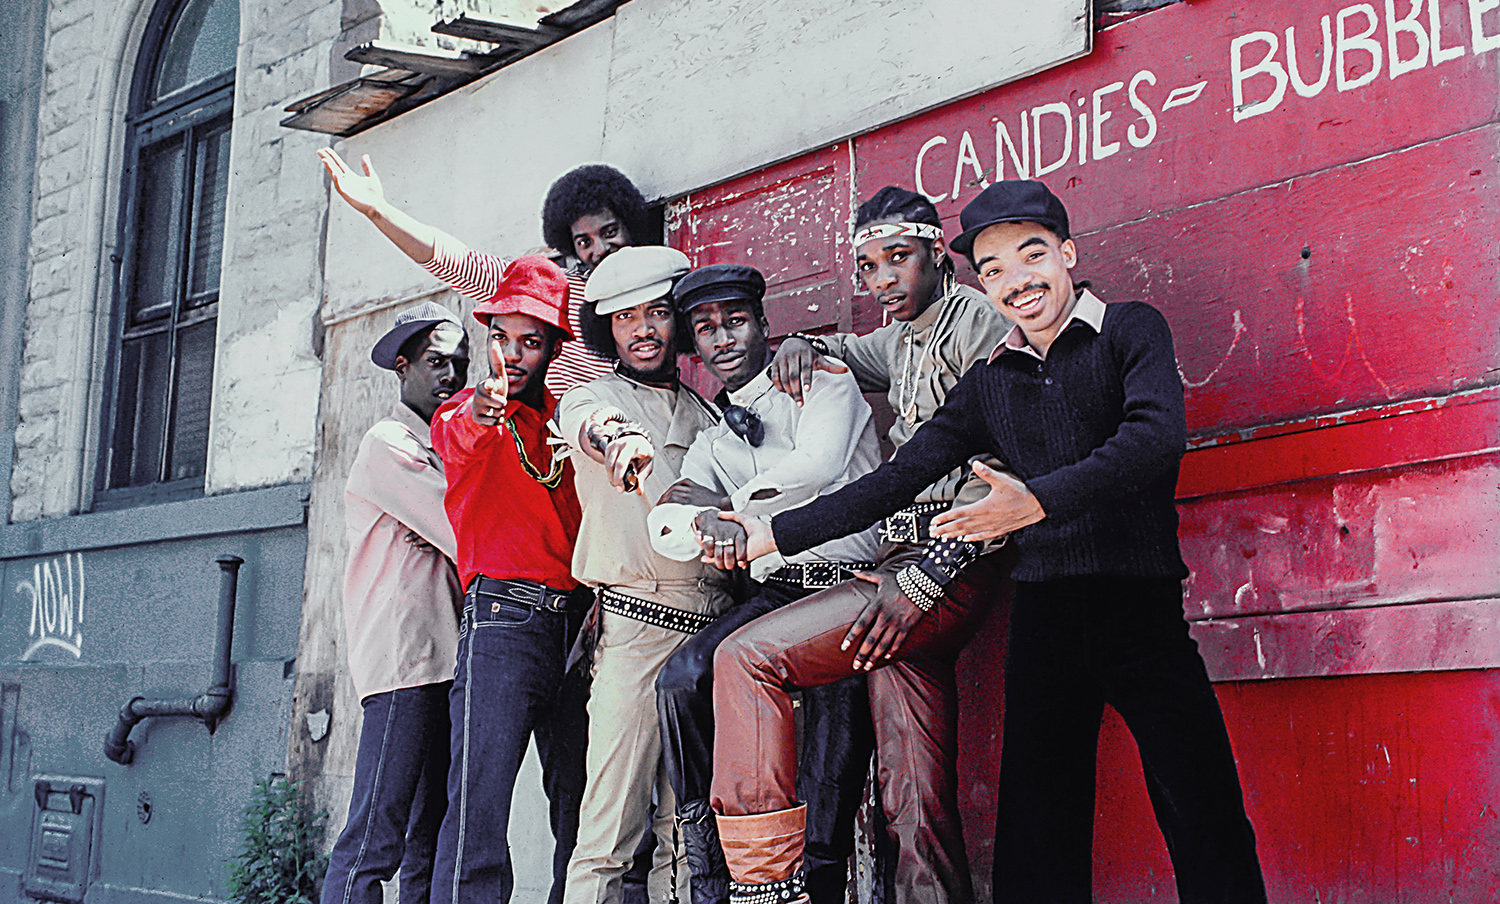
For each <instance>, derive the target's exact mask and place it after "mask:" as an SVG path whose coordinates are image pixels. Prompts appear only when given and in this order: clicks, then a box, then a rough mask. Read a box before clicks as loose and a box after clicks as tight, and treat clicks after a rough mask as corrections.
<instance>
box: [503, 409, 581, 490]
mask: <svg viewBox="0 0 1500 904" xmlns="http://www.w3.org/2000/svg"><path fill="white" fill-rule="evenodd" d="M505 429H507V430H509V431H510V438H511V439H512V440H514V441H515V443H516V454H517V455H519V456H521V467H522V468H523V469H525V471H526V473H527V474H530V475H531V479H532V480H535V481H536V482H537V483H539V484H541V485H542V486H544V487H546V488H547V489H549V490H555V489H557V485H558V484H560V483H562V476H563V468H564V467H565V466H566V465H567V462H566V461H559V460H558V458H557V456H556V455H553V456H552V470H551V471H549V472H548V473H547V476H545V477H543V476H542V472H541V471H538V470H537V469H536V466H535V465H533V464H532V463H531V459H530V458H528V457H527V455H526V446H525V445H524V444H522V442H521V434H519V433H517V432H516V422H515V420H514V419H513V418H506V419H505Z"/></svg>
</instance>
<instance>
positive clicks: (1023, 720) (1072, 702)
mask: <svg viewBox="0 0 1500 904" xmlns="http://www.w3.org/2000/svg"><path fill="white" fill-rule="evenodd" d="M960 222H961V223H962V225H963V227H964V232H963V234H962V235H960V236H959V237H958V238H956V239H955V240H954V242H953V246H954V247H955V248H956V249H957V250H959V251H961V252H962V253H964V254H965V255H967V256H968V258H969V262H970V263H971V264H973V265H974V269H975V271H976V272H977V273H978V274H979V280H980V283H981V284H982V285H983V286H984V288H985V292H986V294H987V295H988V296H989V298H990V300H991V301H993V302H994V303H995V305H996V307H998V308H999V309H1000V310H1002V311H1003V312H1004V313H1006V314H1007V315H1008V316H1009V317H1010V318H1011V319H1012V320H1014V321H1015V323H1016V326H1015V327H1014V328H1013V329H1012V330H1011V331H1010V332H1009V333H1007V334H1006V337H1005V340H1004V341H1003V342H1001V343H1000V344H999V345H997V346H996V347H995V349H994V351H993V353H992V354H991V355H990V356H989V358H988V359H987V360H986V361H985V362H984V363H983V364H981V365H979V366H976V367H974V368H972V369H971V370H970V371H969V372H968V373H967V374H965V375H964V377H963V379H962V380H960V381H959V383H958V385H957V386H955V387H954V389H953V391H952V392H951V393H950V394H949V398H948V402H947V404H945V405H944V406H943V408H942V409H941V410H939V411H938V412H937V413H936V414H935V415H933V417H932V418H931V419H930V420H929V421H928V422H927V423H926V424H924V425H923V426H922V428H921V429H920V430H918V431H917V433H916V435H914V436H913V437H912V438H911V439H910V440H908V441H907V443H906V445H905V446H903V447H902V449H901V452H900V453H899V454H897V455H896V457H895V458H894V459H892V460H891V461H890V462H888V463H887V464H885V465H883V466H882V467H881V468H880V469H879V470H877V471H876V472H875V473H873V474H871V475H869V476H868V477H866V478H864V479H862V480H860V481H857V482H856V483H854V484H851V485H850V486H848V487H846V488H844V489H843V490H842V491H840V492H838V493H835V494H833V495H831V496H828V497H824V498H821V499H818V500H816V501H814V502H813V503H812V504H810V505H807V506H804V507H803V508H800V509H797V510H795V511H790V512H783V513H781V514H780V515H778V516H776V517H775V518H774V519H772V521H771V523H770V525H767V524H766V523H765V522H764V521H751V520H747V524H748V525H749V526H750V528H751V530H752V535H751V537H750V539H749V543H750V546H751V552H750V554H751V555H752V556H754V555H758V554H763V553H768V552H769V551H771V550H777V549H779V550H780V551H781V552H782V553H783V554H784V553H786V552H793V551H795V550H798V549H802V548H804V547H806V546H808V545H811V544H815V543H822V542H826V541H827V540H828V538H830V537H834V536H839V535H841V534H843V533H845V532H847V531H849V530H857V529H859V528H861V527H863V526H864V525H866V524H869V523H870V522H871V521H874V520H876V519H878V518H881V517H884V516H886V515H888V514H890V513H891V512H893V511H896V510H897V509H899V508H900V507H901V506H902V505H904V504H906V502H907V501H908V500H910V499H911V498H913V496H914V495H915V494H916V493H918V492H920V491H921V489H922V487H924V486H926V485H928V484H929V483H930V482H931V481H932V480H933V479H934V478H936V477H938V476H939V475H942V474H946V473H948V472H949V471H951V469H953V468H954V467H956V466H959V465H962V464H963V463H964V462H965V461H966V460H968V459H969V458H970V457H971V456H974V455H976V454H980V453H986V452H987V453H990V454H993V455H996V456H998V457H1000V458H1001V459H1003V460H1004V461H1005V462H1006V465H1007V466H1008V467H1009V468H1011V469H1013V471H1014V476H1012V475H1011V474H1004V473H1000V472H997V471H994V470H993V469H990V468H986V467H984V466H983V465H979V464H976V465H975V466H974V469H975V471H976V473H979V474H980V476H982V477H983V478H984V480H985V482H986V483H988V484H989V485H990V492H989V494H988V495H987V496H985V497H984V498H983V499H982V500H980V501H978V502H976V503H972V504H969V505H964V506H960V507H958V508H955V509H953V510H951V511H949V512H946V513H944V514H942V515H939V516H938V517H937V518H936V519H935V520H934V528H933V531H934V533H935V534H937V535H938V536H944V537H950V538H956V537H963V538H966V539H970V540H983V539H988V538H995V537H999V536H1003V535H1006V534H1011V535H1012V536H1013V538H1014V541H1013V542H1014V544H1015V546H1016V547H1017V552H1018V558H1017V563H1016V566H1015V568H1014V571H1013V577H1014V578H1015V580H1016V592H1015V599H1014V601H1013V602H1012V605H1011V634H1010V646H1009V655H1008V658H1007V661H1006V668H1005V707H1004V711H1005V726H1004V740H1003V742H1002V748H1001V755H1000V781H999V789H998V795H997V796H998V799H999V807H998V817H997V825H996V830H995V874H994V897H995V900H996V901H1001V902H1026V904H1031V902H1035V901H1055V902H1063V904H1088V902H1090V901H1091V900H1092V899H1093V898H1092V881H1091V872H1092V869H1091V867H1092V863H1093V852H1092V844H1091V839H1092V835H1093V831H1092V830H1093V819H1094V783H1095V767H1096V763H1095V758H1096V749H1097V743H1098V733H1099V724H1100V719H1101V717H1102V715H1103V710H1104V706H1105V705H1106V704H1108V705H1109V706H1110V707H1112V708H1113V709H1114V710H1115V711H1116V712H1118V713H1119V714H1120V716H1121V717H1122V718H1123V719H1124V721H1125V724H1126V727H1127V728H1129V729H1130V733H1131V735H1132V736H1133V737H1134V738H1135V741H1136V746H1137V747H1138V748H1139V751H1140V755H1141V764H1142V767H1143V768H1144V771H1145V779H1146V788H1147V790H1148V791H1149V792H1150V795H1151V801H1152V804H1153V805H1154V807H1155V809H1156V818H1157V823H1158V825H1159V826H1160V827H1161V830H1162V834H1163V835H1164V836H1165V838H1166V842H1167V849H1168V851H1169V853H1170V855H1171V857H1172V865H1173V869H1174V871H1175V873H1176V880H1177V892H1178V898H1179V899H1180V900H1181V901H1183V902H1184V904H1206V902H1215V904H1264V902H1265V900H1266V891H1265V883H1264V881H1263V879H1262V877H1261V871H1260V864H1259V861H1258V859H1257V857H1256V853H1255V835H1254V832H1253V830H1252V829H1251V826H1250V821H1249V819H1248V818H1247V817H1246V815H1245V807H1244V800H1243V794H1242V792H1241V790H1240V784H1239V776H1238V774H1237V771H1236V768H1235V762H1234V752H1233V750H1232V749H1231V748H1230V744H1229V737H1228V734H1227V732H1226V731H1225V729H1224V719H1223V715H1222V713H1221V712H1220V710H1219V703H1218V698H1217V697H1216V696H1215V695H1214V690H1213V686H1212V685H1211V684H1210V682H1209V680H1208V674H1207V672H1206V670H1205V669H1204V666H1203V660H1202V658H1201V657H1200V656H1199V654H1198V649H1197V646H1196V645H1195V644H1194V642H1193V640H1192V638H1191V636H1190V635H1189V634H1188V627H1187V622H1186V620H1185V619H1184V618H1183V612H1182V580H1183V579H1184V578H1185V577H1187V574H1188V570H1187V566H1186V565H1185V564H1184V563H1183V560H1182V554H1181V551H1180V549H1179V546H1178V541H1177V508H1176V504H1175V501H1176V500H1175V495H1176V486H1177V474H1178V467H1179V464H1180V462H1181V460H1182V454H1183V451H1184V448H1185V446H1186V437H1187V425H1186V411H1185V405H1184V399H1183V388H1182V379H1181V376H1180V375H1179V373H1178V371H1177V361H1176V356H1175V353H1174V351H1173V347H1172V332H1171V329H1170V328H1169V327H1168V325H1167V321H1166V318H1164V317H1163V316H1162V315H1161V314H1160V313H1159V312H1158V311H1157V310H1156V309H1155V308H1153V307H1151V306H1149V305H1147V304H1144V303H1141V302H1117V303H1115V304H1108V305H1106V304H1105V303H1103V302H1102V301H1100V300H1099V299H1098V298H1097V297H1095V296H1094V295H1093V293H1091V292H1090V291H1088V289H1087V287H1086V285H1085V284H1082V283H1075V282H1074V280H1073V276H1072V270H1073V267H1074V266H1075V264H1076V263H1077V259H1078V257H1077V256H1078V250H1077V247H1076V246H1075V245H1074V243H1073V240H1072V238H1071V237H1070V233H1069V229H1068V214H1067V210H1066V209H1065V208H1064V207H1063V204H1062V202H1061V201H1060V200H1058V198H1057V196H1056V195H1054V194H1053V193H1052V192H1051V191H1050V190H1048V189H1047V187H1046V186H1045V185H1043V184H1042V183H1040V182H1035V181H1003V182H998V183H996V184H994V185H992V186H990V187H989V188H987V189H985V190H984V191H983V192H981V193H980V194H979V196H978V197H976V198H975V199H974V200H973V201H972V202H970V203H969V204H968V206H966V207H965V208H964V209H963V212H962V213H961V215H960ZM929 578H931V576H929ZM931 579H932V580H933V581H934V583H939V582H938V581H937V580H936V579H935V578H931ZM953 583H957V581H954V582H953ZM948 586H949V587H951V586H952V583H950V584H949V585H948ZM923 589H924V588H923V582H918V583H917V584H915V585H913V590H915V591H916V592H917V593H921V592H923ZM937 611H939V610H936V609H935V610H934V612H937ZM928 618H930V615H929V616H925V617H924V618H923V620H922V621H920V622H918V624H917V627H916V628H915V629H914V630H913V631H912V634H911V635H910V636H909V637H908V639H907V642H906V645H905V646H906V648H908V649H910V648H912V647H913V642H914V641H920V639H921V634H922V631H923V625H924V623H925V622H926V621H927V620H928ZM732 640H733V639H731V641H732ZM725 649H726V651H727V650H728V649H729V647H728V645H726V648H725ZM733 653H734V655H737V656H738V657H739V658H740V659H742V660H743V662H744V667H745V669H746V670H747V671H746V674H748V675H751V676H752V677H750V678H749V679H748V680H747V681H745V682H737V683H736V682H730V681H727V680H725V678H726V676H724V675H722V674H721V678H720V681H721V683H720V684H719V690H720V691H721V692H722V693H720V694H718V695H717V696H716V698H715V702H716V704H723V705H725V706H726V707H728V708H729V710H730V711H738V710H736V709H735V707H736V706H744V704H743V703H741V702H739V701H740V700H741V698H745V697H750V698H751V699H752V700H753V705H751V706H749V707H748V709H750V710H751V711H752V712H754V713H756V714H758V715H757V716H754V717H751V718H752V720H754V721H756V722H757V723H758V724H759V725H760V727H761V736H762V737H765V736H766V735H767V733H768V730H767V728H766V726H767V725H775V724H778V715H779V713H778V710H777V709H776V705H777V694H778V693H779V690H778V689H777V688H776V687H775V686H774V681H775V680H776V679H777V678H778V677H779V676H783V675H785V671H784V669H785V667H784V666H783V665H782V664H781V663H780V662H779V661H778V659H777V654H776V653H775V651H769V652H766V651H761V652H760V653H759V655H758V651H755V650H751V649H739V650H734V651H733ZM898 655H900V654H899V653H898ZM763 676H772V681H771V682H767V681H765V680H763ZM741 740H743V739H741ZM749 746H752V748H754V747H755V746H757V745H749ZM759 746H761V747H764V743H762V744H760V745H759ZM716 754H720V755H722V756H723V757H724V760H723V761H721V762H720V763H719V768H720V769H721V770H724V766H725V762H726V761H727V762H733V763H735V764H737V765H738V766H739V767H740V768H739V769H737V770H736V773H737V774H738V775H740V776H743V775H745V774H755V773H757V772H761V771H764V770H765V768H766V767H765V759H766V757H767V756H770V755H771V754H768V753H766V752H765V751H764V750H756V749H751V750H749V751H744V750H737V749H735V748H734V747H733V745H732V740H731V741H730V743H729V744H721V745H720V746H719V748H718V749H717V750H716ZM720 774H721V775H724V774H727V770H725V771H723V772H721V773H720ZM715 795H716V797H715V800H716V802H718V801H720V800H726V801H728V802H729V803H731V804H733V803H734V802H736V801H738V800H740V799H742V797H743V795H744V792H743V790H742V789H741V788H737V787H734V786H732V785H730V784H729V783H727V782H726V783H724V784H722V785H721V784H720V783H718V782H717V781H716V783H715ZM775 801H776V799H775V798H774V797H772V798H771V799H770V802H771V803H772V804H774V803H775Z"/></svg>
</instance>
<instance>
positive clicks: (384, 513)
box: [322, 302, 469, 904]
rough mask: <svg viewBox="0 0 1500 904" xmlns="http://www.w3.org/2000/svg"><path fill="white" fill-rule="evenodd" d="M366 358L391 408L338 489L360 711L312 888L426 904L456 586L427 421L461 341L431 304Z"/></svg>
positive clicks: (463, 351)
mask: <svg viewBox="0 0 1500 904" xmlns="http://www.w3.org/2000/svg"><path fill="white" fill-rule="evenodd" d="M370 358H371V359H372V360H373V361H374V362H375V364H376V365H377V366H379V367H383V368H385V369H386V370H391V371H395V373H396V376H397V377H398V378H399V379H400V381H401V400H400V401H399V402H398V403H397V404H396V406H395V408H393V409H392V411H391V413H390V416H389V417H386V418H384V419H383V420H381V421H380V422H379V423H377V424H376V425H375V426H373V427H371V428H370V430H369V432H368V433H366V434H365V436H364V439H363V440H361V441H360V444H359V452H358V453H357V454H356V455H355V457H354V464H353V465H352V466H351V467H350V468H349V482H348V484H347V485H346V486H345V488H344V518H345V521H346V522H347V524H348V528H349V530H348V535H349V565H348V569H347V571H346V573H345V576H344V633H345V635H346V636H347V638H348V644H347V652H348V655H349V677H350V678H351V679H353V682H354V690H355V693H357V694H358V695H359V702H360V706H361V708H362V709H363V710H364V723H363V727H362V728H361V729H360V734H359V752H358V754H357V755H356V757H355V760H354V793H353V796H352V798H351V800H350V801H349V818H348V820H347V821H346V822H345V823H344V830H343V831H342V832H341V833H339V838H338V841H337V842H335V843H334V846H333V853H332V855H331V857H330V858H329V863H328V873H327V875H326V876H324V878H323V897H322V900H323V904H380V902H381V901H382V900H383V893H382V890H381V883H382V882H386V881H389V880H390V879H391V877H393V876H395V875H396V870H397V868H398V867H399V868H400V870H401V889H402V892H401V897H402V899H403V900H405V901H408V902H415V904H425V902H426V901H427V892H428V889H429V888H430V887H431V885H432V857H433V852H434V850H435V849H436V847H437V835H438V826H439V825H441V824H442V821H443V811H444V810H445V809H447V802H448V797H447V793H446V788H447V780H448V732H449V725H448V689H449V688H450V687H452V685H453V663H454V656H455V654H456V652H457V649H458V610H459V607H460V606H461V605H462V603H461V600H462V599H463V588H462V587H461V586H459V583H458V573H457V572H456V571H454V570H453V561H452V559H453V557H454V556H455V555H456V554H457V552H456V549H455V546H456V542H455V540H454V539H453V527H452V526H451V525H450V524H449V523H448V516H447V514H446V513H444V511H443V491H444V490H445V489H446V487H447V484H446V483H445V482H444V480H443V462H442V459H440V458H438V455H437V452H435V451H433V448H432V432H431V429H430V428H429V426H428V425H429V424H430V423H431V422H432V416H433V414H434V413H435V412H436V411H437V409H438V405H440V404H442V403H443V402H445V401H447V400H448V399H449V398H450V397H451V396H452V395H453V394H454V393H456V392H458V391H459V390H461V389H463V388H464V385H465V384H467V383H468V382H469V338H468V336H466V335H465V334H464V329H463V326H462V325H460V324H459V322H458V318H457V317H454V316H453V315H452V314H451V313H449V312H448V310H447V309H446V308H444V307H443V306H442V305H438V304H433V303H432V302H426V303H424V304H420V305H417V306H416V307H414V308H411V309H410V310H407V311H403V312H401V313H400V314H398V315H397V316H396V324H395V326H394V327H393V328H392V329H391V330H390V332H388V333H386V334H385V335H384V336H382V337H381V338H380V341H379V342H376V343H375V348H374V349H373V350H372V351H371V352H370Z"/></svg>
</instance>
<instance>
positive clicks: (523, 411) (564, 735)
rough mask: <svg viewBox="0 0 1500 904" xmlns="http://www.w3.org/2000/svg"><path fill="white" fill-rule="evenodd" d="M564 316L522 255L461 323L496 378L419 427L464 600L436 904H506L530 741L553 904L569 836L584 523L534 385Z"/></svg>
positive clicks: (579, 766) (577, 763) (576, 756)
mask: <svg viewBox="0 0 1500 904" xmlns="http://www.w3.org/2000/svg"><path fill="white" fill-rule="evenodd" d="M567 306H568V283H567V279H566V277H564V276H563V273H562V271H561V270H559V269H558V268H557V265H556V264H553V263H552V262H551V261H549V260H547V259H546V258H544V257H539V256H534V255H533V256H528V257H522V258H520V259H518V260H516V261H515V262H514V263H513V264H511V266H510V267H509V268H508V269H507V270H506V272H505V275H504V277H502V278H501V279H500V281H499V284H498V285H497V286H496V288H495V292H494V294H493V295H492V296H491V297H490V299H489V300H488V301H486V302H484V303H482V304H480V305H479V306H478V307H476V308H475V309H474V316H475V318H477V319H478V320H479V321H480V322H481V323H485V324H486V325H487V327H488V331H489V341H488V351H489V360H490V369H491V372H492V374H493V376H491V377H490V378H489V379H487V380H484V381H483V382H481V383H480V384H479V385H478V386H477V387H476V388H475V389H474V390H472V391H466V392H462V393H460V394H458V395H456V396H454V397H453V398H452V399H450V400H449V401H448V402H447V403H445V404H444V405H443V406H442V407H441V408H439V409H438V413H437V416H436V417H434V418H433V421H432V445H433V448H435V449H436V450H437V452H438V454H439V455H440V456H442V459H443V466H444V470H445V473H446V474H447V477H448V491H447V493H446V494H445V496H444V499H443V501H444V505H445V506H446V508H447V510H448V518H449V520H450V521H452V522H453V531H454V534H455V535H456V536H457V539H458V559H457V565H458V572H459V578H460V580H462V581H463V584H464V587H465V588H466V591H465V595H464V617H463V623H462V626H461V631H460V635H459V644H458V666H457V669H456V671H455V674H454V679H453V691H452V694H451V695H450V697H449V716H450V718H451V719H452V721H453V739H452V751H453V765H452V768H451V769H450V770H449V773H448V813H447V816H446V817H445V818H444V819H443V827H442V829H441V831H440V832H439V833H438V853H437V862H436V864H435V865H434V868H433V882H432V901H433V904H449V902H452V904H461V902H463V904H466V902H484V904H493V902H497V901H498V902H502V904H503V902H505V901H508V900H509V899H510V892H511V887H512V884H513V881H512V875H511V863H510V847H509V844H508V843H507V841H506V829H507V827H508V824H509V821H510V803H511V795H512V792H513V791H514V789H515V782H516V772H517V770H519V769H520V766H521V758H522V756H523V755H524V754H525V752H526V747H527V744H528V743H529V742H530V740H531V739H532V737H533V736H534V737H535V739H536V746H537V753H538V754H539V755H540V757H541V761H542V784H543V788H544V790H545V791H546V793H547V798H548V800H549V802H550V804H551V806H550V813H549V816H550V817H551V824H552V833H553V836H554V838H555V839H556V848H555V849H554V852H553V887H552V894H551V896H550V898H549V900H551V901H553V902H557V901H559V900H561V894H562V882H563V876H564V873H565V871H566V869H567V864H568V859H569V857H570V856H571V855H572V850H573V842H574V839H575V838H576V837H577V834H578V803H579V799H580V796H581V794H582V791H583V778H584V769H583V765H584V760H583V756H584V746H585V736H586V730H587V726H586V716H585V714H584V709H583V705H584V701H585V699H586V696H587V691H586V688H585V687H583V686H582V685H581V684H579V683H576V682H570V681H567V680H565V673H566V668H565V663H566V661H567V655H568V650H569V648H570V647H571V646H572V643H573V639H574V637H575V635H576V634H577V632H578V625H579V622H580V621H581V613H582V607H581V605H580V604H579V603H578V602H576V600H575V598H576V597H577V596H578V594H575V593H574V592H573V591H575V590H576V589H577V588H578V582H577V581H575V580H574V579H573V577H572V573H571V572H572V558H573V542H574V540H575V539H576V538H577V536H578V524H579V521H580V517H581V516H580V512H579V508H578V498H577V496H576V495H575V494H574V492H573V472H572V469H571V468H570V467H569V466H568V465H567V463H566V461H565V460H563V459H561V458H558V459H556V460H554V458H553V455H552V451H551V446H550V445H549V444H548V442H547V439H548V431H547V426H546V424H547V419H548V417H549V416H550V414H551V412H552V409H553V407H554V405H555V402H554V400H553V398H552V395H551V393H549V392H547V390H546V387H545V386H544V384H543V381H544V380H545V378H546V373H547V365H548V363H549V362H550V361H551V360H552V358H553V357H554V356H555V355H556V354H557V350H558V346H559V345H560V344H561V343H562V341H563V340H564V339H565V338H568V337H569V336H570V334H569V331H568V328H567V326H566V324H567V322H568V320H567V311H568V307H567Z"/></svg>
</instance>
